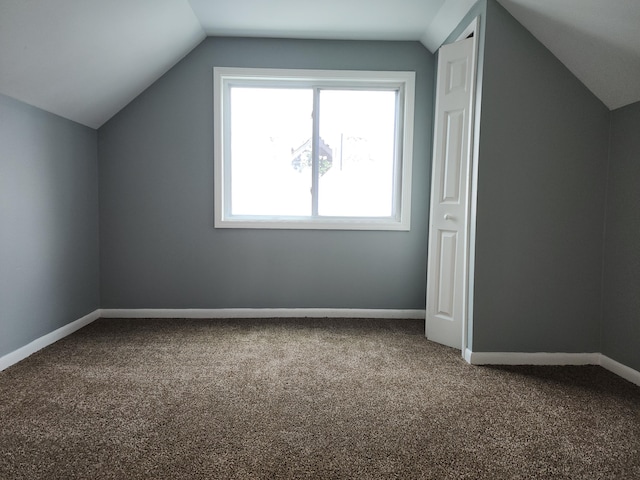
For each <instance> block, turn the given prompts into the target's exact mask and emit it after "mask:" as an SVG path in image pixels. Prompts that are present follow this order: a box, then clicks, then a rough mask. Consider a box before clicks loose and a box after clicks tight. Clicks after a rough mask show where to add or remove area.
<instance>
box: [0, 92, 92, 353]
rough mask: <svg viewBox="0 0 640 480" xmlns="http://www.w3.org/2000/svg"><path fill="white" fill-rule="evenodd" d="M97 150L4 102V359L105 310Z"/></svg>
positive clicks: (0, 198)
mask: <svg viewBox="0 0 640 480" xmlns="http://www.w3.org/2000/svg"><path fill="white" fill-rule="evenodd" d="M96 142H97V137H96V132H95V130H92V129H90V128H87V127H84V126H81V125H79V124H76V123H73V122H71V121H69V120H65V119H63V118H61V117H58V116H55V115H52V114H49V113H47V112H44V111H42V110H39V109H37V108H34V107H31V106H28V105H26V104H24V103H21V102H18V101H16V100H13V99H11V98H9V97H6V96H3V95H0V356H3V355H6V354H8V353H10V352H12V351H14V350H16V349H18V348H20V347H22V346H24V345H26V344H28V343H29V342H31V341H33V340H35V339H36V338H38V337H41V336H42V335H46V334H47V333H50V332H52V331H53V330H56V329H57V328H59V327H62V326H64V325H65V324H68V323H70V322H72V321H75V320H77V319H79V318H81V317H83V316H84V315H86V314H88V313H90V312H92V311H94V310H96V309H97V308H99V287H98V189H97V187H98V178H97V174H98V163H97V143H96Z"/></svg>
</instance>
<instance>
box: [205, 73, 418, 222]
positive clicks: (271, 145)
mask: <svg viewBox="0 0 640 480" xmlns="http://www.w3.org/2000/svg"><path fill="white" fill-rule="evenodd" d="M414 78H415V73H413V72H362V71H326V70H275V69H247V68H221V67H216V68H214V119H215V120H214V128H215V131H214V142H215V189H216V193H215V226H216V227H218V228H289V229H310V228H312V229H341V230H409V227H410V209H411V204H410V203H411V157H412V146H413V100H414V81H415V80H414Z"/></svg>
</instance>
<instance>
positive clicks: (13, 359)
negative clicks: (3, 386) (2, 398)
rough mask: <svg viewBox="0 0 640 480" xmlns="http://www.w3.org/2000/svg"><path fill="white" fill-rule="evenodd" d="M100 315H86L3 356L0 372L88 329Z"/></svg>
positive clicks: (98, 312)
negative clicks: (84, 328)
mask: <svg viewBox="0 0 640 480" xmlns="http://www.w3.org/2000/svg"><path fill="white" fill-rule="evenodd" d="M100 314H101V310H100V309H97V310H94V311H93V312H91V313H89V314H87V315H85V316H84V317H82V318H79V319H78V320H75V321H73V322H71V323H68V324H66V325H63V326H62V327H60V328H58V329H56V330H54V331H53V332H49V333H47V334H45V335H43V336H41V337H38V338H36V339H35V340H33V341H31V342H29V343H27V344H26V345H24V346H22V347H20V348H18V349H16V350H14V351H13V352H9V353H7V354H6V355H3V356H2V357H0V371H2V370H5V369H7V368H9V367H10V366H12V365H15V364H16V363H18V362H20V361H21V360H24V359H25V358H27V357H28V356H30V355H33V354H34V353H36V352H37V351H38V350H42V349H43V348H45V347H48V346H49V345H51V344H53V343H55V342H57V341H58V340H62V339H63V338H64V337H66V336H68V335H71V334H72V333H73V332H75V331H77V330H80V329H81V328H82V327H86V326H87V325H89V324H90V323H92V322H94V321H96V320H97V319H98V318H100Z"/></svg>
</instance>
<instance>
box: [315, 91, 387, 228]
mask: <svg viewBox="0 0 640 480" xmlns="http://www.w3.org/2000/svg"><path fill="white" fill-rule="evenodd" d="M395 124H396V92H395V91H363V90H321V91H320V152H319V153H320V180H319V186H318V190H319V195H318V213H319V214H320V215H325V216H350V217H389V216H392V215H393V214H394V212H393V187H394V185H393V184H394V157H395Z"/></svg>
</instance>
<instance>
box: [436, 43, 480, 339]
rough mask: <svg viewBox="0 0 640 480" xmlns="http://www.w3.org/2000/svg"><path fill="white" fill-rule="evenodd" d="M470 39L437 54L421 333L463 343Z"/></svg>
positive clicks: (472, 74)
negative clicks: (429, 210)
mask: <svg viewBox="0 0 640 480" xmlns="http://www.w3.org/2000/svg"><path fill="white" fill-rule="evenodd" d="M474 90H475V42H474V39H473V38H467V39H465V40H461V41H459V42H456V43H452V44H449V45H444V46H442V47H441V48H440V51H439V55H438V75H437V87H436V111H435V126H434V140H433V141H434V144H433V170H432V177H431V214H430V220H429V258H428V268H427V308H426V310H427V318H426V325H425V330H426V336H427V338H428V339H430V340H433V341H435V342H438V343H442V344H444V345H448V346H450V347H454V348H458V349H460V348H462V335H463V323H466V315H467V288H468V287H467V286H468V278H467V276H468V258H469V255H468V253H469V235H468V230H469V227H468V225H469V198H470V195H469V190H470V185H471V182H470V173H471V156H472V148H471V145H472V143H471V138H472V131H473V130H472V126H473V108H472V107H473V99H474Z"/></svg>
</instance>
